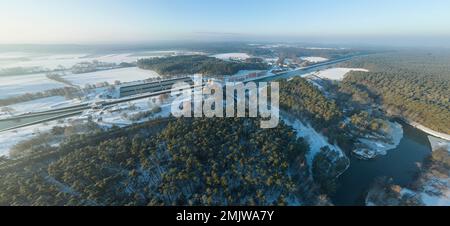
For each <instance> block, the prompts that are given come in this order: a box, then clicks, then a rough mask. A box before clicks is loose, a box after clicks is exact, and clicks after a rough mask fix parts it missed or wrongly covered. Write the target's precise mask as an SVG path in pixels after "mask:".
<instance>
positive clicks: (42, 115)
mask: <svg viewBox="0 0 450 226" xmlns="http://www.w3.org/2000/svg"><path fill="white" fill-rule="evenodd" d="M360 56H362V55H356V56H351V57H345V58H341V59H337V60H332V61H327V62H322V63H317V64H314V65H311V66H308V67H304V68H301V69H297V70H293V71H289V72H285V73H280V74H276V75H273V76H270V77H264V78H259V79H256V80H255V81H272V80H275V79H283V78H290V77H293V76H298V75H301V74H306V73H310V72H313V71H316V70H321V69H325V68H326V67H328V66H331V65H335V64H338V63H341V62H345V61H348V60H350V59H353V58H354V57H360ZM247 82H248V81H247ZM192 88H194V87H192ZM171 91H172V90H171V89H168V90H163V91H159V92H154V93H148V94H143V95H138V96H133V97H128V98H122V99H118V100H114V101H108V102H106V103H104V104H103V106H111V105H116V104H119V103H126V102H129V101H134V100H140V99H144V98H149V97H155V96H159V95H161V94H169V93H171ZM88 109H91V106H90V105H89V104H80V105H74V106H70V107H65V108H58V109H54V110H48V111H42V112H36V113H31V114H25V115H19V116H15V117H11V118H7V119H0V132H4V131H9V130H14V129H19V128H22V127H26V126H31V125H36V124H40V123H44V122H49V121H54V120H58V119H62V118H66V117H71V116H75V115H81V114H82V112H83V111H84V110H88ZM46 116H48V117H46ZM33 118H37V119H36V120H31V122H30V121H29V122H26V123H22V124H20V121H21V120H23V119H33ZM2 123H3V125H2ZM9 124H14V126H4V125H9Z"/></svg>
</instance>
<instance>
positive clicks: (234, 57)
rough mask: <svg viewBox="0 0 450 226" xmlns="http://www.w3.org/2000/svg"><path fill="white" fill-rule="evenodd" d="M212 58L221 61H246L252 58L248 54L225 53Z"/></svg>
mask: <svg viewBox="0 0 450 226" xmlns="http://www.w3.org/2000/svg"><path fill="white" fill-rule="evenodd" d="M212 57H215V58H218V59H221V60H245V59H248V58H250V56H249V55H248V54H246V53H223V54H216V55H213V56H212Z"/></svg>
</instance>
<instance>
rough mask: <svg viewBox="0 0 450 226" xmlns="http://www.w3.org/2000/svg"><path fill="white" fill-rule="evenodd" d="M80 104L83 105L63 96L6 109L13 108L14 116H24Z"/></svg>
mask: <svg viewBox="0 0 450 226" xmlns="http://www.w3.org/2000/svg"><path fill="white" fill-rule="evenodd" d="M79 103H81V101H79V100H76V99H72V100H66V98H65V97H63V96H53V97H45V98H40V99H36V100H32V101H27V102H22V103H18V104H12V105H8V106H6V107H8V108H11V109H12V110H13V111H12V113H13V114H23V113H26V112H38V111H45V110H51V109H55V108H61V107H67V106H70V105H75V104H79Z"/></svg>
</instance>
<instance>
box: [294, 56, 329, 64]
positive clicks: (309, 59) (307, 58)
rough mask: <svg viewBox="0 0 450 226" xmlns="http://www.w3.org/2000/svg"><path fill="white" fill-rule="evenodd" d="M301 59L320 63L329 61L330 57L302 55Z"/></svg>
mask: <svg viewBox="0 0 450 226" xmlns="http://www.w3.org/2000/svg"><path fill="white" fill-rule="evenodd" d="M300 59H302V60H306V61H308V62H311V63H320V62H324V61H328V59H327V58H324V57H300Z"/></svg>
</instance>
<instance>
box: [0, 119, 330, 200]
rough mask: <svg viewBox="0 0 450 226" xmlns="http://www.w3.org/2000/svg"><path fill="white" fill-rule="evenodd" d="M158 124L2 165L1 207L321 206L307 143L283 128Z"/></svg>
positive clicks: (225, 122)
mask: <svg viewBox="0 0 450 226" xmlns="http://www.w3.org/2000/svg"><path fill="white" fill-rule="evenodd" d="M155 123H156V124H155ZM155 123H152V122H149V123H144V124H143V125H134V126H132V127H131V128H123V129H120V128H112V129H110V130H109V131H106V132H101V131H96V132H95V134H91V135H86V134H79V135H77V134H75V135H73V136H71V137H70V138H69V139H67V140H66V141H65V142H63V143H62V144H61V145H60V146H59V147H58V148H56V150H53V151H44V152H43V154H41V155H42V156H40V155H39V153H34V155H33V158H31V157H29V158H30V160H29V161H26V159H27V158H26V157H25V160H23V161H17V162H14V161H13V162H11V163H9V165H7V166H5V165H1V166H0V205H38V206H47V205H112V206H116V205H139V206H142V205H288V204H298V203H309V204H314V203H317V202H320V201H321V202H323V201H324V200H326V199H325V198H324V196H321V195H320V191H318V188H317V186H316V185H315V184H314V182H313V181H312V180H311V177H310V175H309V170H308V166H307V164H306V161H305V155H306V153H307V152H308V145H307V144H306V142H305V141H304V140H303V139H301V138H297V136H296V134H295V132H294V131H293V130H292V129H291V128H290V127H287V126H286V125H284V124H280V126H278V127H277V128H275V129H271V130H264V129H260V128H259V126H258V123H259V120H257V119H249V118H227V119H217V118H213V119H211V118H195V119H170V120H169V122H155ZM63 131H64V130H62V129H59V130H55V131H53V132H54V133H56V134H61V133H63ZM49 153H50V154H49ZM36 155H37V157H36Z"/></svg>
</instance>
